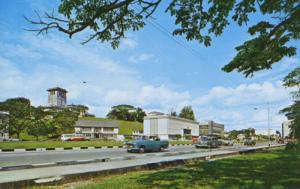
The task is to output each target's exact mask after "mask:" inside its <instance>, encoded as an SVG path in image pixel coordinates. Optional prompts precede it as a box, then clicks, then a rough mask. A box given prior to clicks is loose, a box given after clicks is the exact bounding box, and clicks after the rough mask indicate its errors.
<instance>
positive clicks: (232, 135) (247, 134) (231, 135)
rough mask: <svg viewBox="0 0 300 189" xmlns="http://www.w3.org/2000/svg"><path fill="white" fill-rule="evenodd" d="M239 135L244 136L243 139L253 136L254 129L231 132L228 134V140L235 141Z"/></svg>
mask: <svg viewBox="0 0 300 189" xmlns="http://www.w3.org/2000/svg"><path fill="white" fill-rule="evenodd" d="M239 134H244V135H245V137H250V136H255V129H253V128H248V129H242V130H232V131H230V132H229V138H231V139H236V138H237V136H238V135H239Z"/></svg>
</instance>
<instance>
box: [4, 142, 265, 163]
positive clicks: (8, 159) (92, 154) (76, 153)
mask: <svg viewBox="0 0 300 189" xmlns="http://www.w3.org/2000/svg"><path fill="white" fill-rule="evenodd" d="M260 145H266V143H261V144H258V146H260ZM241 146H242V145H235V146H234V147H235V148H239V147H241ZM226 148H232V147H222V148H221V149H226ZM195 150H197V151H199V152H201V151H207V149H195V147H194V146H173V147H170V148H169V149H168V150H167V151H166V152H188V151H195ZM166 152H160V153H166ZM153 154H155V153H153ZM134 155H135V156H141V155H143V154H138V153H135V154H134ZM126 156H132V154H130V153H127V152H126V149H95V150H70V151H41V152H16V153H11V152H6V153H0V167H3V166H15V165H24V164H41V163H54V162H59V161H73V160H74V161H75V160H89V159H96V158H114V157H126Z"/></svg>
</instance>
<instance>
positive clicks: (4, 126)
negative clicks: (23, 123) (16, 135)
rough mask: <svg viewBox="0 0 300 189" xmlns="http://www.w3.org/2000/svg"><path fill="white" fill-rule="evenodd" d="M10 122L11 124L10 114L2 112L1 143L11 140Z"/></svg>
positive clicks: (0, 115)
mask: <svg viewBox="0 0 300 189" xmlns="http://www.w3.org/2000/svg"><path fill="white" fill-rule="evenodd" d="M8 122H9V112H7V111H0V126H1V128H2V129H0V141H3V140H8V139H9V132H8Z"/></svg>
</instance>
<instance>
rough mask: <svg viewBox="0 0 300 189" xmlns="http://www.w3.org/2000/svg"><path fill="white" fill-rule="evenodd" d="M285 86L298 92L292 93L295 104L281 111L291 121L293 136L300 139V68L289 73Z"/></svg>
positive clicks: (285, 79)
mask: <svg viewBox="0 0 300 189" xmlns="http://www.w3.org/2000/svg"><path fill="white" fill-rule="evenodd" d="M283 82H284V84H283V85H284V86H285V87H291V88H296V89H297V90H296V91H292V92H291V94H292V97H293V99H294V103H293V104H292V105H290V106H289V107H287V108H284V109H282V110H281V111H280V113H283V114H285V115H286V117H287V118H288V119H289V120H291V124H290V126H289V127H290V129H291V135H292V136H294V137H295V138H297V139H300V99H299V98H300V68H299V67H298V68H296V69H295V70H294V71H292V72H291V73H289V74H288V75H287V76H286V77H285V78H284V79H283Z"/></svg>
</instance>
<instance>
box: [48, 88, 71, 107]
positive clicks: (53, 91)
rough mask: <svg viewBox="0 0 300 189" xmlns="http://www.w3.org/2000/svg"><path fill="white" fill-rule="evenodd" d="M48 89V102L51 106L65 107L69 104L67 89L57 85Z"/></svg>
mask: <svg viewBox="0 0 300 189" xmlns="http://www.w3.org/2000/svg"><path fill="white" fill-rule="evenodd" d="M47 91H48V104H49V106H51V107H53V106H54V107H65V106H66V105H67V92H68V91H67V90H66V89H63V88H60V87H55V88H50V89H48V90H47Z"/></svg>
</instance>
